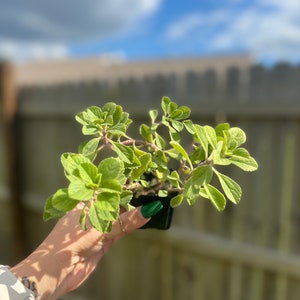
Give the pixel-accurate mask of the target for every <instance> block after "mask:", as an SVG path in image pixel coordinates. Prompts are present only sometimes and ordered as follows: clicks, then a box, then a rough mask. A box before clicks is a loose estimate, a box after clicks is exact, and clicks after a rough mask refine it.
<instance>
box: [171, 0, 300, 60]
mask: <svg viewBox="0 0 300 300" xmlns="http://www.w3.org/2000/svg"><path fill="white" fill-rule="evenodd" d="M229 1H231V0H229ZM195 16H197V18H196V17H195ZM166 36H167V38H168V40H169V41H170V42H173V43H178V44H179V43H182V42H183V40H185V41H187V40H188V42H189V43H190V47H192V46H193V47H195V48H199V49H200V48H202V49H203V50H204V49H205V51H207V52H210V53H220V52H224V53H225V52H227V53H228V52H234V51H237V50H238V51H244V52H248V53H250V54H252V55H253V56H254V57H256V58H257V59H258V60H266V58H267V59H268V60H269V61H276V60H283V59H285V60H288V61H297V60H298V61H300V54H298V51H297V50H298V49H300V1H298V0H285V1H279V0H262V1H259V0H257V3H256V4H252V5H249V3H248V6H247V7H246V8H245V7H244V8H243V9H241V8H240V7H239V6H238V5H231V6H230V5H229V6H228V5H227V6H226V9H223V10H222V9H219V10H217V11H211V12H208V13H206V14H205V15H204V14H203V13H199V14H197V15H196V14H195V13H193V14H191V15H189V16H186V17H185V18H183V19H181V20H179V21H178V22H176V23H175V24H172V25H171V26H170V27H169V29H168V30H167V32H166ZM191 37H192V38H191ZM173 46H174V45H173Z"/></svg>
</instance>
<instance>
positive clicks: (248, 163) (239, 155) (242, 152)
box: [228, 148, 258, 172]
mask: <svg viewBox="0 0 300 300" xmlns="http://www.w3.org/2000/svg"><path fill="white" fill-rule="evenodd" d="M228 160H229V161H230V162H231V163H233V164H234V165H236V166H237V167H239V168H241V169H242V170H243V171H247V172H252V171H255V170H257V168H258V164H257V162H256V160H255V159H254V158H253V157H251V156H250V154H249V152H248V151H247V150H246V149H244V148H238V149H235V150H234V151H232V155H231V156H230V157H228Z"/></svg>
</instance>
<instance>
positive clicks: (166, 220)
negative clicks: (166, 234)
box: [130, 195, 174, 230]
mask: <svg viewBox="0 0 300 300" xmlns="http://www.w3.org/2000/svg"><path fill="white" fill-rule="evenodd" d="M172 197H174V195H172V196H171V195H170V196H168V197H159V196H157V195H141V196H139V197H138V198H135V197H133V198H132V200H131V202H130V203H131V204H132V205H133V206H135V207H137V206H140V205H144V204H147V203H150V202H154V201H157V200H159V201H160V202H161V203H162V205H163V208H162V209H161V210H160V211H159V212H158V213H157V214H156V215H154V216H153V217H152V218H151V219H150V221H149V222H147V223H146V224H145V225H144V226H142V227H140V229H146V228H156V229H162V230H167V229H169V228H170V226H171V222H172V216H173V207H171V206H170V200H171V199H172Z"/></svg>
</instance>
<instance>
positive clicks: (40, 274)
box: [11, 202, 162, 300]
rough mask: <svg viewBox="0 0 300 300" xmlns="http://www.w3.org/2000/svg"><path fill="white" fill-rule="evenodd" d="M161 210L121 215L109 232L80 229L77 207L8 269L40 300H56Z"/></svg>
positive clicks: (145, 208)
mask: <svg viewBox="0 0 300 300" xmlns="http://www.w3.org/2000/svg"><path fill="white" fill-rule="evenodd" d="M161 208H162V204H161V203H160V202H157V203H155V202H154V203H152V204H151V205H146V206H143V207H142V208H136V209H134V210H131V211H127V212H122V213H121V214H120V215H119V219H118V221H116V222H114V223H113V225H112V230H111V232H109V233H100V232H98V231H97V230H96V229H94V228H92V227H90V228H88V229H87V230H86V231H83V230H82V229H81V228H80V225H79V222H78V219H79V215H80V212H81V208H80V207H76V208H75V209H74V210H72V211H71V212H69V213H68V214H66V215H65V216H64V217H63V218H61V219H60V220H59V221H58V222H57V224H56V225H55V227H54V228H53V230H52V231H51V232H50V234H49V235H48V236H47V238H46V239H45V240H44V241H43V242H42V244H41V245H40V246H39V247H38V248H37V249H36V250H35V251H34V252H33V253H32V254H31V255H29V256H28V257H27V258H26V259H25V260H23V261H22V262H21V263H19V264H17V265H16V266H15V267H13V268H11V271H12V272H13V273H14V274H15V275H16V276H17V277H18V278H22V277H26V278H27V279H28V280H29V281H30V282H32V283H33V282H34V283H35V285H36V287H37V291H38V294H39V295H40V298H39V299H41V300H44V299H57V298H59V297H61V296H62V295H64V294H65V293H67V292H69V291H72V290H74V289H76V288H78V287H79V286H80V285H81V284H82V283H83V282H84V281H85V280H86V279H87V278H88V276H89V275H90V274H91V273H92V272H93V270H94V269H95V268H96V266H97V264H98V262H99V260H100V259H101V258H102V257H103V255H104V254H105V253H106V252H107V251H108V249H109V248H110V247H111V246H112V245H113V244H114V243H115V242H117V241H118V240H119V239H121V238H122V237H124V236H125V235H127V234H128V233H130V232H132V231H133V230H135V229H137V228H139V227H141V226H143V225H144V224H145V223H147V221H148V220H149V217H151V216H153V215H154V214H155V213H157V212H158V211H159V210H160V209H161Z"/></svg>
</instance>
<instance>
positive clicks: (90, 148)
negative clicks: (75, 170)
mask: <svg viewBox="0 0 300 300" xmlns="http://www.w3.org/2000/svg"><path fill="white" fill-rule="evenodd" d="M99 141H100V138H98V137H97V138H93V139H91V140H89V141H86V142H83V143H81V144H80V145H79V149H78V152H79V153H80V154H82V155H84V156H86V157H87V158H89V159H90V160H91V161H92V160H93V159H94V158H95V156H96V154H97V148H98V145H99Z"/></svg>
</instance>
